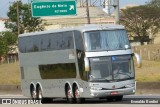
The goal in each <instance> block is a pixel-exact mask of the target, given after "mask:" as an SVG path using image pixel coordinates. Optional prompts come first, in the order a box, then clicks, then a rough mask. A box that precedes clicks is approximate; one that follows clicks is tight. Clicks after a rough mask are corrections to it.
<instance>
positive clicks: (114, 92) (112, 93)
mask: <svg viewBox="0 0 160 107" xmlns="http://www.w3.org/2000/svg"><path fill="white" fill-rule="evenodd" d="M110 94H111V95H117V94H118V92H116V91H113V92H111V93H110Z"/></svg>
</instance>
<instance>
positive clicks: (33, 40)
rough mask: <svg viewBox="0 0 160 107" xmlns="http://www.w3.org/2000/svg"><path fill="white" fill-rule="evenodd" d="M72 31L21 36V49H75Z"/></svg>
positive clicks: (25, 50) (35, 50)
mask: <svg viewBox="0 0 160 107" xmlns="http://www.w3.org/2000/svg"><path fill="white" fill-rule="evenodd" d="M73 48H74V43H73V34H72V32H62V33H53V34H46V35H35V36H28V37H21V38H19V50H20V52H22V53H26V52H39V51H52V50H64V49H73Z"/></svg>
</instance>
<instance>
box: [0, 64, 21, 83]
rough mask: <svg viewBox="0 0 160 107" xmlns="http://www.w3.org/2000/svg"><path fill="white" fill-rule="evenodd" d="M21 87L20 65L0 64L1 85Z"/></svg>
mask: <svg viewBox="0 0 160 107" xmlns="http://www.w3.org/2000/svg"><path fill="white" fill-rule="evenodd" d="M10 84H15V85H20V73H19V63H18V62H16V63H11V64H0V85H10Z"/></svg>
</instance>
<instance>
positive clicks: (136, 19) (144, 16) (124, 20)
mask: <svg viewBox="0 0 160 107" xmlns="http://www.w3.org/2000/svg"><path fill="white" fill-rule="evenodd" d="M159 11H160V9H159V8H157V7H151V6H148V5H143V6H136V7H131V8H127V9H122V10H121V18H120V23H121V24H123V25H125V27H126V29H127V30H128V32H130V33H132V34H134V36H138V39H139V41H140V42H141V45H143V43H144V42H145V41H146V38H147V36H149V34H150V33H152V35H154V34H156V33H157V32H158V30H159V28H160V12H159Z"/></svg>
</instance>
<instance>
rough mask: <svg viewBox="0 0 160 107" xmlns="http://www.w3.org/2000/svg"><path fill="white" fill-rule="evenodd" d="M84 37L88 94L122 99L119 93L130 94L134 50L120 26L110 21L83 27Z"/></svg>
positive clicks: (133, 76) (133, 90) (133, 83)
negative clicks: (105, 23)
mask: <svg viewBox="0 0 160 107" xmlns="http://www.w3.org/2000/svg"><path fill="white" fill-rule="evenodd" d="M84 40H85V47H86V52H85V71H86V72H88V73H89V85H90V95H91V96H92V97H106V96H107V97H108V99H113V98H114V99H116V100H122V98H123V95H129V94H134V93H135V90H136V89H135V85H136V84H135V70H134V62H133V55H134V54H133V53H132V50H131V46H130V43H129V40H128V36H127V32H126V30H125V29H124V27H123V26H120V25H115V26H114V25H112V26H101V27H99V29H98V30H97V29H96V30H88V31H87V30H86V31H85V32H84Z"/></svg>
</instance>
